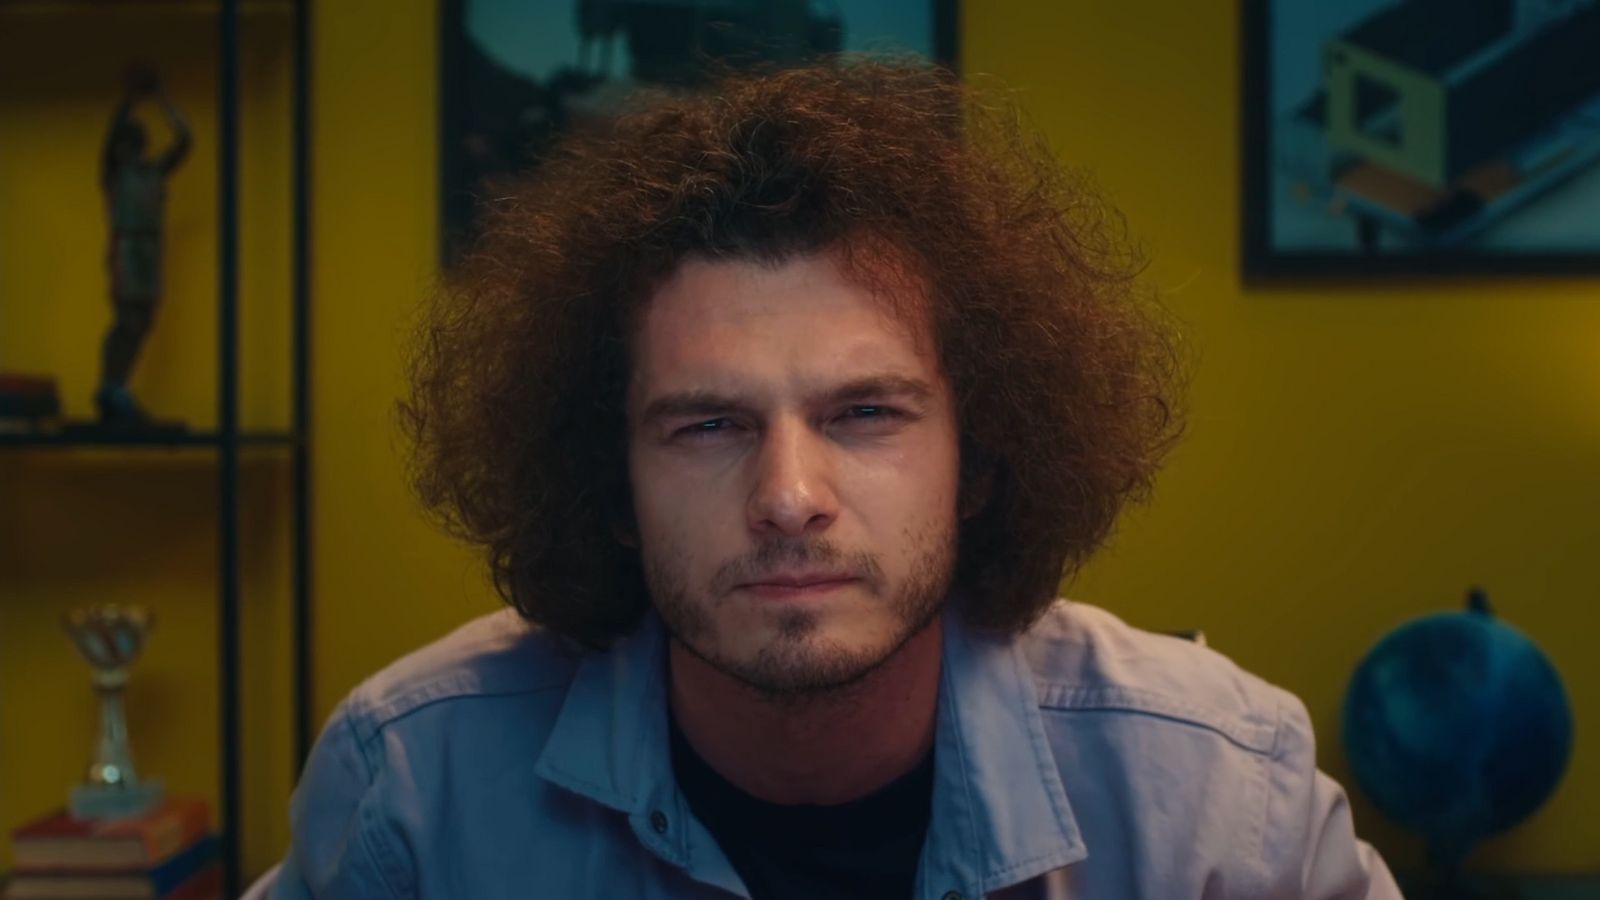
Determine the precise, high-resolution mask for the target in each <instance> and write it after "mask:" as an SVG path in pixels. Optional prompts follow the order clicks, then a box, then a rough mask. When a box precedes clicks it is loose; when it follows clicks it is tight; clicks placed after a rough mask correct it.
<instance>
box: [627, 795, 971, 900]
mask: <svg viewBox="0 0 1600 900" xmlns="http://www.w3.org/2000/svg"><path fill="white" fill-rule="evenodd" d="M650 827H651V828H654V829H655V830H656V834H666V833H667V814H666V813H664V812H662V811H661V810H659V809H658V810H656V811H655V812H653V813H651V814H650ZM957 900H959V898H957Z"/></svg>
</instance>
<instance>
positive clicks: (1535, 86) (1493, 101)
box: [1242, 0, 1600, 278]
mask: <svg viewBox="0 0 1600 900" xmlns="http://www.w3.org/2000/svg"><path fill="white" fill-rule="evenodd" d="M1243 15H1244V22H1243V26H1244V28H1243V38H1244V40H1243V45H1244V46H1243V49H1244V68H1243V73H1242V78H1243V85H1242V86H1243V103H1244V107H1243V113H1244V116H1243V121H1244V134H1243V160H1242V162H1243V166H1244V171H1243V185H1244V208H1243V215H1242V224H1243V232H1244V233H1243V251H1244V253H1243V256H1244V259H1243V267H1244V274H1245V277H1246V278H1252V277H1260V276H1273V275H1331V274H1400V273H1448V272H1600V0H1340V2H1337V3H1329V2H1327V0H1244V3H1243Z"/></svg>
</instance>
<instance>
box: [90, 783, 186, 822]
mask: <svg viewBox="0 0 1600 900" xmlns="http://www.w3.org/2000/svg"><path fill="white" fill-rule="evenodd" d="M165 793H166V792H165V791H164V790H163V789H162V784H161V782H159V781H141V782H139V783H138V784H134V785H129V786H126V787H110V786H107V785H100V784H80V785H76V786H74V787H73V788H72V797H71V800H70V801H69V802H68V803H67V809H68V811H70V812H71V813H72V817H73V818H74V819H125V818H128V817H129V816H137V815H140V814H142V813H146V812H149V811H150V810H152V809H154V808H155V807H157V806H159V805H160V804H161V801H162V799H163V797H164V796H165Z"/></svg>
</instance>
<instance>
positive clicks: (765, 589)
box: [739, 574, 858, 599]
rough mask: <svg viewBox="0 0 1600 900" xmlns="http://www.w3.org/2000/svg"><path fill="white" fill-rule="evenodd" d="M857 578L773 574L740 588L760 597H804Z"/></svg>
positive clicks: (832, 588)
mask: <svg viewBox="0 0 1600 900" xmlns="http://www.w3.org/2000/svg"><path fill="white" fill-rule="evenodd" d="M857 580H858V579H857V578H856V577H855V576H853V575H834V574H827V575H820V574H819V575H798V576H771V577H768V578H765V579H762V580H761V581H753V582H750V583H748V584H741V585H739V589H740V590H744V591H749V592H750V593H752V594H755V595H756V596H758V597H767V598H772V599H783V598H786V597H803V596H808V595H812V594H822V593H826V592H828V591H833V590H837V589H838V588H842V587H844V586H845V585H848V584H852V583H854V582H856V581H857Z"/></svg>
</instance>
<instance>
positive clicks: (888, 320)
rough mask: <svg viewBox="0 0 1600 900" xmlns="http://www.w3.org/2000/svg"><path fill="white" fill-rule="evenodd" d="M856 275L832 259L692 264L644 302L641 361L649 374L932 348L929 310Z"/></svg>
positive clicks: (842, 360) (636, 339)
mask: <svg viewBox="0 0 1600 900" xmlns="http://www.w3.org/2000/svg"><path fill="white" fill-rule="evenodd" d="M909 290H910V289H901V290H886V289H885V288H884V287H883V286H882V285H877V286H868V285H866V284H862V283H861V282H860V281H859V280H858V279H857V278H854V277H852V274H847V273H846V272H845V271H844V270H843V269H842V268H841V267H840V266H839V264H838V261H837V260H836V258H835V257H834V255H833V254H831V253H817V254H812V255H808V256H798V257H794V258H791V259H788V260H785V261H783V262H780V263H775V264H774V263H762V262H755V261H749V260H718V261H709V260H702V259H690V260H687V261H685V262H684V263H683V264H682V265H680V266H679V267H678V268H677V269H676V270H675V271H674V272H673V273H672V274H671V276H669V277H668V278H667V279H665V280H664V281H663V282H661V283H660V284H659V285H658V286H657V288H656V290H655V291H653V292H652V294H651V296H650V297H648V298H647V299H646V301H645V304H644V306H643V308H642V309H641V311H640V317H639V319H638V320H637V321H638V327H637V328H636V329H635V330H634V333H633V341H632V343H633V347H632V349H633V351H634V358H635V363H636V364H637V363H641V362H645V363H650V364H652V365H650V368H660V367H675V366H676V365H678V364H685V363H694V362H699V361H702V360H706V361H712V362H714V361H717V360H719V359H723V358H727V357H731V356H737V355H738V354H740V353H741V352H746V353H759V354H772V353H785V352H799V353H802V354H804V355H806V356H808V357H812V356H817V355H824V354H825V355H828V356H831V357H833V359H832V361H831V362H830V365H845V364H848V363H849V362H850V361H851V360H852V359H853V358H857V357H863V358H869V359H870V358H872V357H875V356H876V357H882V356H884V355H885V354H888V355H891V356H894V355H900V354H902V353H907V354H909V355H911V356H916V355H919V354H920V353H923V352H926V351H927V350H928V349H929V348H928V347H927V346H926V343H927V342H926V341H925V340H924V338H925V336H926V334H927V331H928V323H927V321H926V308H925V304H924V303H923V302H921V298H920V296H910V295H909V293H908V292H909Z"/></svg>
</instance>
